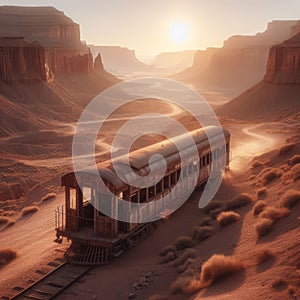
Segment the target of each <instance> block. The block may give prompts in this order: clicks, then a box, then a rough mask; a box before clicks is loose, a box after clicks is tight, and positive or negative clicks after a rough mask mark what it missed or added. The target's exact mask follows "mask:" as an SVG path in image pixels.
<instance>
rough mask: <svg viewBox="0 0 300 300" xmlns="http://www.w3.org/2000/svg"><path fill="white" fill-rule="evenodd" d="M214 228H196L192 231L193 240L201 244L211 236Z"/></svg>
mask: <svg viewBox="0 0 300 300" xmlns="http://www.w3.org/2000/svg"><path fill="white" fill-rule="evenodd" d="M213 231H214V228H213V227H212V226H196V227H195V228H194V231H193V240H194V241H195V242H201V241H203V240H205V239H206V238H208V237H209V236H211V234H212V232H213Z"/></svg>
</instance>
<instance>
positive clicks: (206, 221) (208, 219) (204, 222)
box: [201, 216, 212, 226]
mask: <svg viewBox="0 0 300 300" xmlns="http://www.w3.org/2000/svg"><path fill="white" fill-rule="evenodd" d="M211 224H212V219H211V217H209V216H207V217H205V218H203V220H202V222H201V226H210V225H211Z"/></svg>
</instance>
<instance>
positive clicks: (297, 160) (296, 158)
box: [290, 154, 300, 165]
mask: <svg viewBox="0 0 300 300" xmlns="http://www.w3.org/2000/svg"><path fill="white" fill-rule="evenodd" d="M299 163H300V155H299V154H296V155H294V156H293V157H292V158H291V159H290V164H291V165H296V164H299Z"/></svg>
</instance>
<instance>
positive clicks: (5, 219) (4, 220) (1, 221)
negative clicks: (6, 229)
mask: <svg viewBox="0 0 300 300" xmlns="http://www.w3.org/2000/svg"><path fill="white" fill-rule="evenodd" d="M9 221H10V219H9V218H8V217H1V216H0V225H4V224H7V223H8V222H9Z"/></svg>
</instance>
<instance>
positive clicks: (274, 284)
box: [272, 278, 287, 289]
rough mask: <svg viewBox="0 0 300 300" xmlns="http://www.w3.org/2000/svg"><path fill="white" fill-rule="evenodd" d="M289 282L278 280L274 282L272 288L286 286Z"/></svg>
mask: <svg viewBox="0 0 300 300" xmlns="http://www.w3.org/2000/svg"><path fill="white" fill-rule="evenodd" d="M286 284H287V282H286V281H285V280H284V279H283V278H277V279H275V280H274V281H273V282H272V288H273V289H277V288H279V287H282V286H285V285H286Z"/></svg>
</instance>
